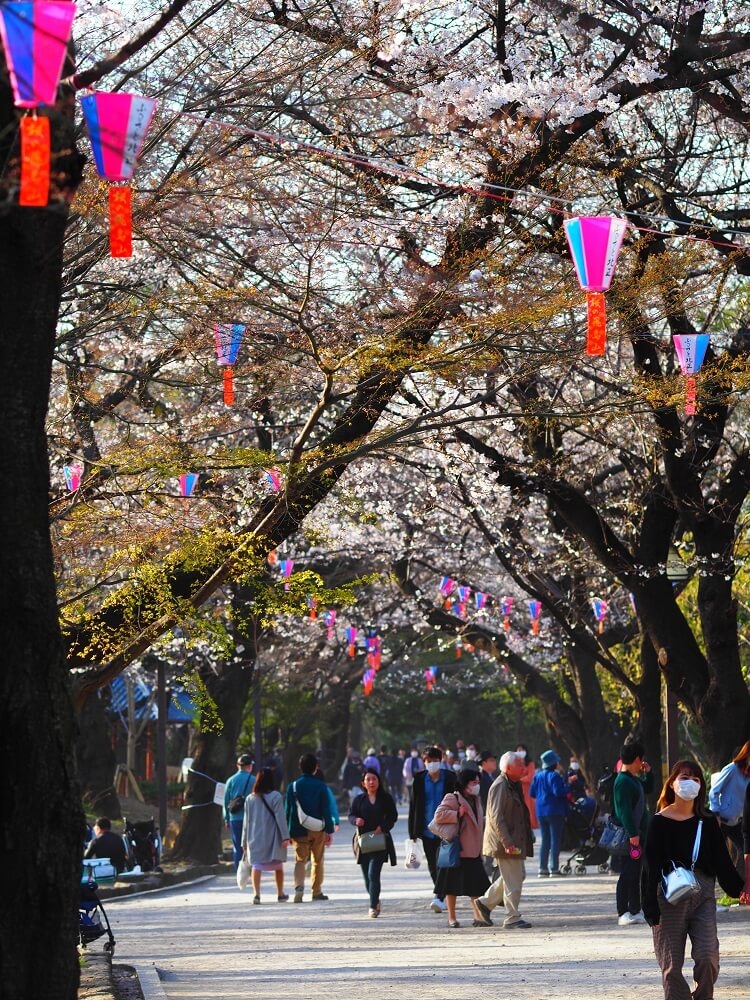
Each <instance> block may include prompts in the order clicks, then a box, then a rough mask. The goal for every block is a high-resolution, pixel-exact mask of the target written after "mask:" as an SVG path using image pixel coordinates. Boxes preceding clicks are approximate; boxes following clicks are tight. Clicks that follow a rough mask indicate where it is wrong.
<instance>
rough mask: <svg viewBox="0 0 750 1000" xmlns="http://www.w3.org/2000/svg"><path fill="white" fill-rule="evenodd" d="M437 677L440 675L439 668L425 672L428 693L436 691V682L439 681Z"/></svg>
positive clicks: (431, 668)
mask: <svg viewBox="0 0 750 1000" xmlns="http://www.w3.org/2000/svg"><path fill="white" fill-rule="evenodd" d="M437 675H438V668H437V667H428V668H427V669H426V670H425V672H424V674H423V676H424V680H425V686H426V688H427V690H428V691H434V690H435V681H436V680H437Z"/></svg>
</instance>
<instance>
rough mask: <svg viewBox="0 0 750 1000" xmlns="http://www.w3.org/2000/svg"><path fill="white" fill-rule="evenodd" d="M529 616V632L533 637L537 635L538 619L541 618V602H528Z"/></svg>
mask: <svg viewBox="0 0 750 1000" xmlns="http://www.w3.org/2000/svg"><path fill="white" fill-rule="evenodd" d="M529 614H530V615H531V631H532V632H533V633H534V635H539V619H540V618H541V617H542V602H541V601H529Z"/></svg>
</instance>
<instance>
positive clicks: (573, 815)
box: [560, 796, 609, 875]
mask: <svg viewBox="0 0 750 1000" xmlns="http://www.w3.org/2000/svg"><path fill="white" fill-rule="evenodd" d="M596 813H597V805H596V800H595V799H592V798H590V797H589V796H586V797H585V798H580V799H576V801H575V802H573V803H571V806H570V809H569V810H568V815H567V816H566V818H565V829H564V834H563V835H564V837H566V838H567V841H566V842H567V843H568V844H571V843H572V844H574V845H576V846H574V847H573V848H572V850H573V853H572V854H571V856H570V857H569V858H568V860H567V861H566V862H565V864H563V865H561V866H560V871H561V872H564V873H565V874H566V875H570V873H571V871H574V872H575V873H576V875H585V874H586V865H596V866H597V871H599V872H602V873H604V872H608V871H609V862H608V859H609V855H608V853H607V852H606V851H605V850H604V848H603V847H599V846H598V839H599V838H598V834H597V828H596ZM569 849H571V848H569Z"/></svg>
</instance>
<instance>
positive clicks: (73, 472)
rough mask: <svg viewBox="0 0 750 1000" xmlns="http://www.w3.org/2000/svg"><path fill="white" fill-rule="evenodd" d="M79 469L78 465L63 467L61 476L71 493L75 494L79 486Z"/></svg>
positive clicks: (80, 470)
mask: <svg viewBox="0 0 750 1000" xmlns="http://www.w3.org/2000/svg"><path fill="white" fill-rule="evenodd" d="M82 471H83V470H82V469H81V466H80V465H64V466H63V475H64V476H65V482H66V484H67V487H68V489H69V490H70V492H71V493H75V492H76V490H77V489H78V487H79V486H80V485H81V472H82Z"/></svg>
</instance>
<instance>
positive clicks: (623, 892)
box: [612, 740, 654, 927]
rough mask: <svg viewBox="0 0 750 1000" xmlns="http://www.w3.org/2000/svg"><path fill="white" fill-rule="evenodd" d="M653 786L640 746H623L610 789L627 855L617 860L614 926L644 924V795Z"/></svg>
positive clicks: (645, 808)
mask: <svg viewBox="0 0 750 1000" xmlns="http://www.w3.org/2000/svg"><path fill="white" fill-rule="evenodd" d="M653 786H654V776H653V774H652V773H651V765H650V764H649V763H648V762H647V761H645V760H644V759H643V747H642V745H641V744H640V743H639V742H638V741H637V740H633V741H631V742H630V743H625V744H624V745H623V748H622V750H621V751H620V770H619V771H618V773H617V777H616V778H615V783H614V786H613V789H612V812H613V814H614V817H615V820H616V821H617V822H618V823H619V824H620V826H623V827H624V828H625V831H626V833H627V835H628V839H629V840H630V853H629V854H625V855H623V856H622V857H621V858H620V877H619V878H618V880H617V889H616V899H617V923H618V924H619V925H620V927H627V926H629V925H630V924H642V923H644V921H645V917H644V915H643V912H642V910H641V868H642V851H643V844H644V841H645V839H646V831H647V830H648V821H649V813H648V808H647V806H646V795H648V793H649V792H651V790H652V789H653Z"/></svg>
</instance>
